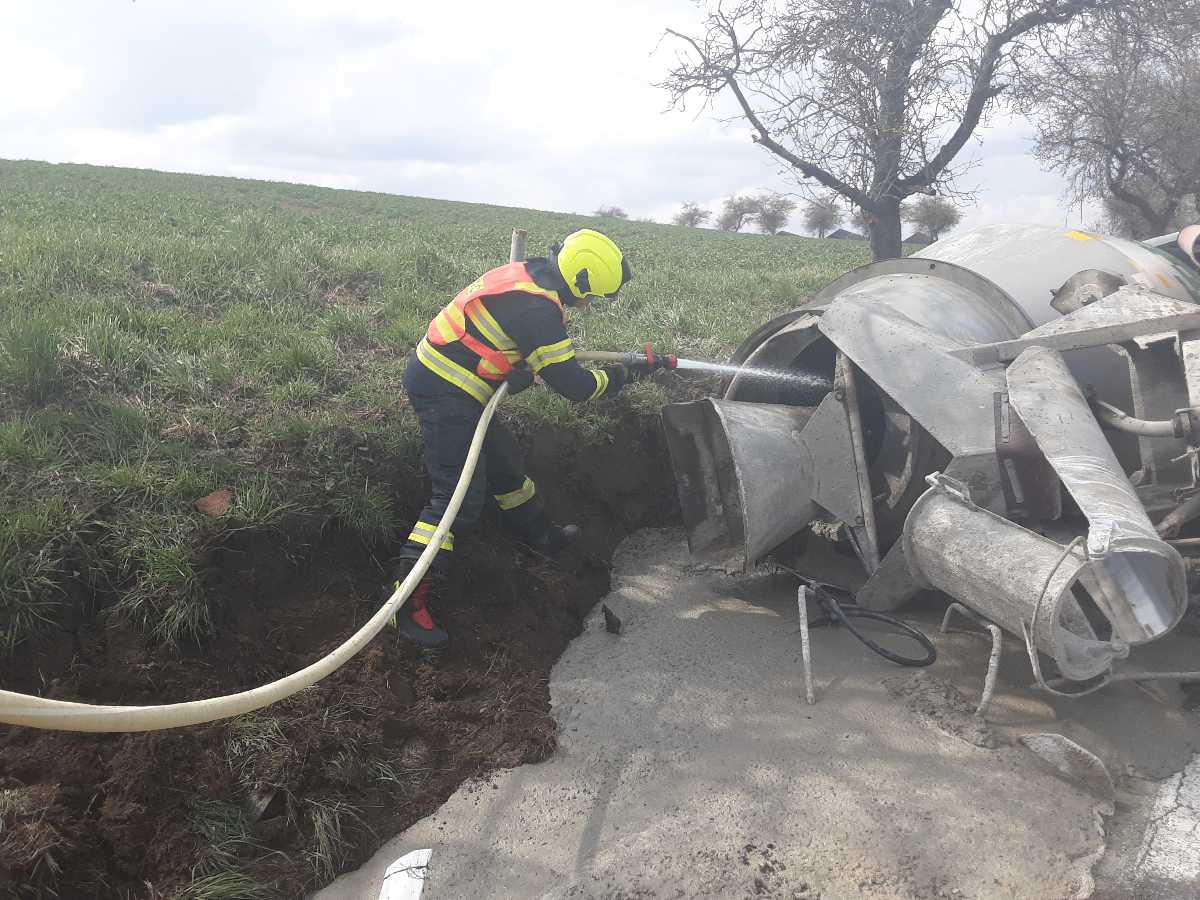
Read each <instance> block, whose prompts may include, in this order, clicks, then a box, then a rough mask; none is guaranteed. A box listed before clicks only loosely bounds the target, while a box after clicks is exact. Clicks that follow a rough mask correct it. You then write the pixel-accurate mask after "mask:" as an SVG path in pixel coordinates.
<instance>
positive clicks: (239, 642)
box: [0, 417, 677, 898]
mask: <svg viewBox="0 0 1200 900" xmlns="http://www.w3.org/2000/svg"><path fill="white" fill-rule="evenodd" d="M524 438H525V440H524V441H523V443H524V444H525V446H526V452H527V464H528V467H529V470H530V474H531V475H532V476H533V478H534V479H535V481H536V482H537V484H538V488H539V492H540V494H541V495H542V497H543V500H544V502H545V503H546V505H547V508H548V510H549V511H550V513H551V515H552V516H553V517H554V518H556V519H557V520H558V521H574V522H577V523H578V524H580V525H581V526H582V528H583V533H584V539H583V541H582V542H581V546H580V547H579V548H578V550H576V551H572V552H571V553H570V554H569V555H568V556H567V557H566V558H564V559H562V560H560V561H557V562H550V561H548V560H546V559H543V558H540V557H537V556H535V555H533V554H531V553H530V552H529V551H527V550H525V549H523V548H520V547H518V546H517V545H515V544H514V543H512V542H511V541H510V540H509V539H508V538H507V537H500V538H498V537H497V534H498V533H499V532H498V529H496V528H495V527H494V525H492V524H489V523H488V522H487V521H486V520H485V524H484V527H483V528H482V529H480V530H479V532H477V534H476V535H475V536H472V535H470V534H463V535H462V536H461V538H460V539H459V544H460V546H459V549H458V551H457V553H456V559H457V560H458V562H459V571H460V573H461V577H460V579H459V582H460V583H459V584H458V585H457V589H456V590H454V591H451V592H449V593H452V594H454V596H450V597H447V598H445V599H444V600H443V601H442V602H441V604H440V605H439V606H438V607H437V608H436V611H437V613H438V616H439V618H440V620H441V622H442V623H443V624H444V625H445V627H447V628H448V630H449V631H450V633H451V635H452V639H453V643H452V646H451V649H450V650H449V651H447V652H446V653H445V654H443V655H441V656H439V657H437V658H429V657H422V656H421V655H420V654H419V653H418V652H417V651H416V650H414V649H413V648H411V647H410V646H409V645H405V644H398V643H397V641H396V639H395V638H394V637H393V636H392V633H391V632H389V631H385V632H384V634H383V635H381V636H380V637H379V638H377V639H376V640H375V642H374V643H373V644H372V646H370V647H369V648H368V649H367V650H365V651H364V652H362V653H360V654H359V655H358V656H357V657H356V658H355V659H353V660H352V661H351V662H350V663H348V664H347V665H346V666H345V667H343V668H342V669H341V670H339V671H338V672H336V673H335V674H334V675H332V676H330V677H329V678H327V679H325V680H324V681H322V682H321V683H319V684H318V685H316V686H315V687H314V688H312V689H310V690H307V691H304V692H302V693H301V694H299V695H297V696H296V697H293V698H291V699H290V700H288V701H285V702H283V703H280V704H277V705H275V706H273V707H270V708H268V709H267V710H263V711H261V712H260V713H255V714H252V715H251V716H249V717H243V718H242V719H240V720H234V721H233V722H222V723H216V724H213V725H210V726H201V727H195V728H187V729H182V730H174V731H168V732H157V733H148V734H131V735H87V734H66V733H58V732H44V731H37V730H33V729H24V728H0V896H11V897H16V896H21V897H31V896H36V897H40V896H58V897H62V898H96V897H129V898H135V897H136V898H143V897H151V898H158V897H169V896H172V895H174V894H175V893H176V892H178V891H179V890H180V889H181V888H183V887H185V886H186V885H188V884H189V883H191V882H192V880H193V877H194V876H202V875H205V874H209V873H214V872H221V871H229V870H237V871H240V872H242V873H244V874H246V875H248V876H249V877H251V878H253V879H254V880H255V881H256V882H258V883H260V884H266V885H270V886H271V887H272V888H273V889H274V890H275V891H276V892H277V893H278V895H279V896H282V897H299V896H302V895H304V893H305V892H306V891H307V890H310V889H311V888H313V887H315V886H317V885H318V884H320V883H322V882H324V881H327V880H329V879H331V878H332V877H333V875H335V874H336V873H337V871H339V870H341V869H344V868H347V867H352V866H354V865H357V864H358V863H360V862H361V861H362V860H364V859H365V858H366V857H367V856H369V855H370V854H371V853H372V852H373V851H374V850H375V849H376V848H377V847H378V845H379V844H380V843H381V841H383V840H384V839H386V838H388V837H390V836H391V835H393V834H395V833H396V832H398V831H400V830H402V829H404V828H406V827H408V826H409V825H410V824H412V823H413V822H415V821H416V820H417V819H419V818H421V817H423V816H425V815H426V814H428V813H430V812H431V811H433V810H434V809H436V808H437V807H438V806H439V805H440V804H441V803H442V802H443V801H444V800H445V799H446V798H447V797H448V796H449V795H450V794H451V793H452V792H453V791H454V790H455V788H456V787H457V786H458V785H459V784H461V783H462V782H463V781H464V780H467V779H470V778H472V777H473V776H479V775H481V774H484V773H486V772H487V771H489V770H493V769H496V768H498V767H508V766H515V765H518V764H521V763H527V762H536V761H539V760H542V759H544V758H545V757H546V756H547V755H548V754H549V753H550V752H551V751H552V750H553V749H554V747H555V731H556V726H555V723H554V721H553V720H552V719H551V718H550V715H549V696H548V691H547V677H548V674H549V671H550V668H551V666H552V665H553V664H554V662H555V660H557V658H558V657H559V655H560V653H561V652H562V650H563V649H564V647H565V646H566V645H567V643H568V641H570V639H571V638H572V637H574V636H575V635H576V634H578V633H579V630H580V625H581V621H582V617H583V616H584V615H585V613H586V612H587V611H588V610H589V609H590V608H591V606H592V605H593V604H594V603H595V601H596V600H597V599H598V598H599V597H600V596H602V595H603V594H604V592H606V591H607V589H608V563H609V560H610V558H611V554H612V551H613V549H614V547H615V546H616V545H617V543H618V542H619V541H620V540H621V539H622V538H624V537H625V536H626V535H627V534H628V533H629V532H630V531H632V530H634V529H636V528H640V527H642V526H645V525H649V524H665V523H668V522H671V521H672V520H673V519H675V517H676V516H677V513H676V505H675V500H674V491H673V482H672V479H671V476H670V473H669V466H668V463H667V458H666V453H665V449H664V447H663V445H662V441H661V437H660V433H659V428H658V424H657V419H656V418H653V417H642V418H639V419H637V420H629V421H626V422H624V423H623V424H622V425H621V426H620V428H619V429H618V431H617V432H616V433H615V434H614V435H612V444H611V446H590V447H588V446H580V444H579V442H578V439H577V438H575V437H573V436H571V435H565V434H560V433H557V432H554V431H549V430H542V431H540V432H539V433H536V434H526V435H524ZM424 491H425V487H424V485H412V490H411V492H410V493H409V494H408V495H406V496H404V497H400V498H398V503H399V505H400V507H401V509H402V511H403V512H405V513H407V514H408V515H409V516H410V517H411V514H412V513H414V512H415V511H416V509H417V508H418V506H419V505H420V503H421V502H422V501H423V500H424ZM314 538H316V539H315V540H314V547H315V549H314V550H313V551H312V552H311V553H310V554H308V555H307V556H306V557H305V558H304V559H302V560H299V561H297V560H295V559H289V558H288V556H287V555H285V554H286V551H285V550H283V549H280V546H279V542H278V541H277V540H275V539H272V538H271V537H269V536H263V535H257V536H256V535H252V534H251V535H243V539H242V540H241V542H240V544H239V545H237V546H233V547H226V548H224V549H222V550H220V551H217V552H215V553H214V556H213V558H212V560H211V566H210V569H211V572H210V574H211V578H212V583H213V585H214V589H215V593H216V596H217V597H218V607H219V612H220V629H219V634H218V636H217V638H215V639H214V640H212V641H210V642H208V643H207V644H205V645H204V646H202V647H190V648H187V647H185V648H161V647H156V646H154V645H152V644H150V643H148V642H147V641H146V639H145V638H143V636H142V635H141V634H140V633H138V632H136V631H134V630H131V629H129V628H127V627H125V626H121V625H118V624H114V623H112V622H111V621H109V619H108V618H106V617H105V616H103V615H102V614H101V615H100V616H98V617H91V618H88V619H86V620H85V621H83V622H81V623H79V624H78V625H77V626H76V627H75V628H74V629H73V630H71V631H63V632H61V633H59V634H57V635H53V636H50V637H48V638H46V639H43V640H41V641H39V642H37V643H31V644H28V645H26V646H24V647H23V648H21V650H20V652H19V653H18V654H17V655H16V656H14V657H11V658H9V659H6V660H4V661H3V663H2V664H0V683H2V684H3V685H4V687H6V688H9V689H12V690H17V691H23V692H30V693H38V694H42V695H43V696H48V697H56V698H63V699H77V700H84V701H89V702H106V703H123V704H137V703H161V702H169V701H177V700H185V699H193V698H199V697H205V696H212V695H215V694H219V693H226V692H230V691H236V690H239V689H243V688H247V687H251V686H255V685H258V684H262V683H263V682H265V681H268V680H270V679H274V678H277V677H279V676H281V675H283V674H285V673H288V672H291V671H294V670H296V669H298V668H301V667H302V666H304V665H306V664H307V663H309V662H311V661H313V660H314V659H316V658H317V657H319V656H321V655H323V654H325V653H327V652H328V651H329V650H331V649H332V648H333V647H334V646H336V645H337V644H338V643H339V642H341V641H342V640H344V639H345V638H346V637H347V636H348V635H349V634H350V633H352V631H353V630H354V629H356V628H358V627H359V626H360V625H361V623H362V622H363V621H364V620H365V619H366V618H367V617H368V616H369V615H370V614H371V613H372V612H373V611H374V609H375V608H376V604H377V602H378V592H379V587H380V584H381V583H382V581H383V573H384V562H385V561H384V560H383V559H382V557H383V556H384V554H383V553H382V552H378V551H377V552H374V553H373V552H372V551H371V550H370V549H369V548H366V547H364V546H363V545H362V544H361V543H360V542H358V541H357V540H356V539H355V538H353V537H350V536H348V535H344V534H337V533H335V534H325V535H321V536H314ZM289 546H293V544H292V543H289ZM235 808H236V809H241V810H242V811H243V813H242V814H237V813H234V812H233V811H234V810H235ZM247 811H249V812H247ZM222 813H224V814H225V815H224V819H222V815H221V814H222ZM231 813H232V817H231V816H230V814H231ZM259 814H261V817H258V816H259ZM231 818H232V821H231V824H227V825H226V826H220V827H218V826H219V823H220V822H221V821H226V822H227V823H230V820H231ZM256 818H257V821H255V819H256ZM214 823H217V824H214ZM235 894H236V892H232V893H231V892H227V893H225V894H222V895H221V896H234V895H235Z"/></svg>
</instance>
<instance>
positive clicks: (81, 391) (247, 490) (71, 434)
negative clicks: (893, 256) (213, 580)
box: [0, 161, 867, 652]
mask: <svg viewBox="0 0 1200 900" xmlns="http://www.w3.org/2000/svg"><path fill="white" fill-rule="evenodd" d="M584 225H587V226H595V227H600V228H603V229H604V230H606V231H608V232H609V233H610V234H611V235H612V236H613V237H614V238H615V239H616V240H617V241H618V242H619V243H621V244H622V246H624V247H625V248H626V250H627V252H628V253H629V256H630V258H631V260H632V262H633V266H634V268H635V272H636V281H635V282H634V283H633V284H632V285H631V286H630V287H629V289H628V290H627V292H626V294H625V296H624V297H623V298H622V300H621V302H620V303H619V304H618V305H617V306H615V307H613V308H611V309H604V310H598V311H594V312H592V313H589V314H588V315H587V316H586V317H579V318H575V319H574V320H573V329H574V333H575V335H576V336H577V338H578V342H579V344H580V345H582V346H585V347H590V348H593V349H627V348H635V347H637V346H640V345H641V343H643V342H644V341H651V342H653V343H654V344H655V345H656V346H661V347H662V348H664V349H666V350H669V351H675V352H678V353H680V354H681V355H687V356H691V357H695V358H706V357H707V358H723V357H725V356H726V355H727V354H728V352H729V351H730V349H731V348H732V347H733V346H735V345H736V344H737V342H738V341H739V340H740V339H741V338H742V337H743V336H744V335H745V334H746V333H747V332H748V331H749V330H750V329H751V328H753V327H754V326H755V325H756V324H758V323H759V322H761V321H763V320H764V319H766V318H767V317H769V316H771V315H774V314H776V313H778V312H780V311H783V310H786V309H788V308H790V307H792V306H794V305H795V304H796V303H797V302H798V301H800V300H802V299H803V298H805V297H806V296H808V295H809V294H811V293H812V292H813V291H814V290H816V289H817V288H818V287H820V286H821V285H822V284H824V283H825V282H827V281H828V280H829V279H831V278H832V277H834V276H836V275H837V274H839V273H840V272H842V271H844V270H846V269H847V268H850V267H852V266H854V265H856V264H859V263H862V262H864V261H865V260H866V253H867V251H866V249H865V246H864V245H862V244H859V243H857V242H855V243H840V242H831V241H816V240H808V239H795V238H765V237H759V236H751V235H725V234H718V233H714V232H710V231H700V230H694V229H683V228H676V227H673V226H657V225H647V224H634V223H629V222H624V221H618V220H597V219H594V218H591V217H585V216H574V215H561V214H554V213H543V212H534V211H529V210H516V209H506V208H499V207H488V206H479V205H472V204H462V203H449V202H442V201H434V200H422V199H415V198H408V197H396V196H389V195H383V194H369V193H357V192H349V191H335V190H328V189H322V188H314V187H303V186H295V185H287V184H275V183H265V182H252V181H241V180H234V179H221V178H203V177H193V176H178V175H165V174H160V173H154V172H144V171H135V170H121V169H103V168H93V167H86V166H51V165H47V164H41V163H28V162H4V161H0V652H11V649H12V648H13V647H15V646H16V645H18V644H19V643H20V642H22V641H23V640H25V639H26V638H27V637H28V636H29V635H30V634H31V633H33V632H34V631H36V630H38V629H42V628H47V627H52V626H53V625H55V624H56V623H59V622H61V621H62V620H63V619H64V618H68V617H69V618H71V619H74V618H75V617H77V616H79V615H89V614H90V610H88V609H70V607H72V606H79V605H80V604H83V605H85V606H86V605H87V604H88V603H89V602H92V601H91V600H90V599H89V598H95V597H104V598H106V599H105V601H104V605H105V607H106V610H105V613H104V614H105V615H113V616H118V617H124V618H125V619H126V620H127V621H130V622H133V623H135V624H137V625H139V626H140V627H141V628H143V629H144V630H145V631H146V632H147V633H148V634H150V635H152V636H153V637H155V638H156V639H159V640H162V641H175V640H181V639H194V638H202V637H204V636H205V635H207V634H209V633H210V632H211V630H212V627H213V626H212V622H213V619H212V615H211V610H210V606H209V603H208V600H207V598H206V590H205V577H204V571H203V563H204V559H205V556H206V550H207V549H209V548H212V547H213V546H216V545H219V544H220V543H221V542H222V541H223V540H225V539H226V538H228V537H229V535H230V534H231V533H232V532H233V531H234V530H236V529H248V528H249V529H271V528H280V527H281V525H282V523H284V522H285V521H287V522H290V523H295V522H297V521H303V520H308V521H316V522H319V523H321V524H322V527H323V526H325V525H329V524H333V525H335V526H336V527H344V528H349V529H353V530H355V531H357V532H359V533H360V534H361V535H362V537H363V538H364V539H366V540H368V541H383V540H387V539H391V538H393V537H395V536H396V535H397V534H398V533H399V532H400V531H401V530H402V529H403V527H404V526H405V524H406V523H403V522H400V521H397V516H396V515H395V513H394V511H393V502H392V500H393V497H394V495H395V493H396V491H397V490H398V489H399V487H400V486H398V485H396V484H388V483H380V482H379V481H377V480H371V478H370V477H369V475H368V474H367V473H365V472H363V471H360V470H356V468H355V466H356V464H355V462H354V461H353V459H352V458H351V457H350V456H348V455H347V454H345V453H343V452H339V447H344V445H345V442H346V440H347V439H349V440H357V439H358V438H359V437H360V436H362V437H367V436H369V437H371V439H372V440H373V441H376V442H378V444H379V445H381V446H382V447H383V448H385V449H386V451H387V453H388V454H389V455H391V456H392V457H394V458H395V459H398V460H400V461H401V462H402V466H401V468H402V470H403V471H406V472H411V473H412V474H413V475H414V476H415V475H416V473H417V472H418V471H419V435H418V432H417V429H416V427H415V425H416V423H415V420H414V419H413V417H412V416H411V414H410V413H409V412H408V411H407V410H406V408H405V402H404V399H403V396H402V392H401V389H400V375H401V371H402V367H403V358H404V354H405V353H406V352H407V351H408V349H409V348H410V347H411V346H412V345H413V343H414V342H415V341H416V340H417V338H418V337H419V336H420V335H421V334H422V333H423V331H424V328H425V325H426V323H427V322H428V320H429V318H430V316H431V315H432V314H433V313H434V312H436V310H437V309H438V308H439V307H440V306H441V305H442V304H443V303H444V302H445V301H446V299H447V298H448V297H449V296H451V295H452V294H453V293H454V292H455V291H456V290H458V289H459V288H460V287H461V286H462V285H464V284H466V283H467V282H469V281H470V280H471V279H473V278H474V277H475V276H476V275H478V274H479V273H480V272H482V271H484V270H485V269H487V268H489V267H491V266H493V265H497V264H499V263H501V262H503V261H505V254H506V252H507V246H508V234H509V231H510V230H511V228H512V227H513V226H524V227H526V228H528V229H529V231H530V253H531V254H535V253H537V252H539V251H542V250H544V248H545V247H546V245H547V244H548V243H549V242H550V240H552V239H553V238H555V237H557V236H560V235H561V234H563V233H564V232H566V231H567V230H568V229H571V228H574V227H578V226H584ZM661 401H662V396H661V391H658V390H657V389H656V388H655V386H654V385H641V386H639V387H638V388H637V389H635V390H634V391H631V392H629V394H628V395H627V396H625V397H622V398H621V399H620V400H618V401H615V402H616V403H620V404H640V405H642V406H647V405H650V406H652V405H655V404H658V403H661ZM615 412H616V410H614V408H613V407H611V406H608V407H606V406H605V405H604V404H599V405H592V406H590V407H572V406H571V405H570V404H567V403H566V402H563V401H561V400H560V399H559V398H557V397H555V396H553V395H551V394H549V393H547V392H545V391H530V392H527V393H526V394H524V395H522V396H521V397H518V398H515V399H514V400H513V401H511V402H510V403H509V404H508V408H507V411H506V413H505V414H506V415H508V416H512V417H516V418H517V419H518V420H523V421H524V422H527V423H543V422H553V423H558V424H561V425H562V426H563V427H565V428H570V429H575V430H576V431H577V432H578V433H579V436H580V440H587V441H597V442H602V441H603V438H604V435H605V432H606V427H607V425H608V424H609V423H610V422H611V417H612V415H613V414H614V413H615ZM220 488H231V489H232V490H233V493H234V496H235V498H236V499H235V503H234V506H233V508H232V509H231V510H230V512H229V513H228V514H227V515H225V516H223V517H220V518H210V517H208V516H205V515H203V514H201V513H199V512H197V510H196V509H195V508H194V506H193V501H195V500H196V499H197V498H199V497H202V496H204V495H205V494H208V493H209V492H210V491H214V490H217V489H220ZM287 538H288V535H287V534H281V539H287ZM68 614H69V616H68Z"/></svg>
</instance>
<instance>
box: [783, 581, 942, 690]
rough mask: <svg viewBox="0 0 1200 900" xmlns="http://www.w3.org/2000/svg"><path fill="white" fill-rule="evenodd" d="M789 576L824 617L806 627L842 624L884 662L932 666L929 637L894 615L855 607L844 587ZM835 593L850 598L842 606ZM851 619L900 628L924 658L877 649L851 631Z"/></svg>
mask: <svg viewBox="0 0 1200 900" xmlns="http://www.w3.org/2000/svg"><path fill="white" fill-rule="evenodd" d="M792 574H794V575H796V576H797V577H798V578H799V579H800V580H801V581H803V582H804V583H805V585H806V586H808V587H809V588H810V589H811V590H812V592H813V597H814V598H815V599H816V601H817V605H818V606H820V607H821V610H822V611H823V612H824V614H825V615H824V617H821V616H818V617H817V618H816V619H812V620H810V621H809V625H810V626H811V627H818V626H821V625H837V624H841V625H844V626H846V630H847V631H849V632H850V633H851V634H852V635H854V636H855V637H856V638H858V639H859V640H860V641H861V642H862V643H863V645H864V646H865V647H866V648H867V649H868V650H871V651H872V652H874V653H877V654H879V655H880V656H882V657H883V658H884V659H888V660H891V661H892V662H894V663H896V664H897V665H901V666H910V667H912V668H922V667H924V666H931V665H933V663H934V662H935V661H936V660H937V648H936V647H935V646H933V641H931V640H929V638H928V637H926V636H925V634H924V633H923V632H922V631H920V630H918V629H916V628H914V627H913V626H912V625H909V624H908V623H907V622H904V621H901V620H900V619H897V618H896V617H895V616H890V615H888V614H887V613H883V612H879V611H877V610H874V609H866V608H865V607H862V606H859V605H858V604H857V603H855V602H854V600H853V597H854V595H853V594H852V593H851V592H850V591H848V590H846V589H845V588H840V587H838V586H836V585H832V584H825V583H824V582H820V581H813V580H812V579H810V578H806V577H805V576H803V575H800V573H798V572H793V573H792ZM835 592H836V593H840V594H845V595H846V596H847V597H849V598H850V599H849V600H847V601H846V602H844V603H842V602H839V601H838V599H837V597H835V596H834V593H835ZM851 619H874V620H875V621H877V622H886V623H887V624H888V625H891V626H893V627H895V628H898V629H900V631H901V632H903V633H904V634H906V635H908V636H909V637H910V638H912V639H913V640H914V641H916V642H917V643H918V644H920V645H921V647H922V648H923V649H924V650H925V655H924V656H902V655H901V654H899V653H895V652H893V651H892V650H889V649H888V648H887V647H883V646H880V645H879V644H877V643H875V641H873V640H871V638H869V637H867V636H866V635H865V634H863V633H862V632H861V631H859V630H858V629H857V628H855V627H854V625H853V623H851V621H850V620H851Z"/></svg>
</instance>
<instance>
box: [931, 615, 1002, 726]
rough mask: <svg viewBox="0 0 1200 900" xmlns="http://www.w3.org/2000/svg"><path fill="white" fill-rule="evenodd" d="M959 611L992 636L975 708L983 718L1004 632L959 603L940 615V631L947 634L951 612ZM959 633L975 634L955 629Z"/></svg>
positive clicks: (990, 696)
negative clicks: (989, 652)
mask: <svg viewBox="0 0 1200 900" xmlns="http://www.w3.org/2000/svg"><path fill="white" fill-rule="evenodd" d="M955 612H957V613H959V614H960V615H962V616H963V617H965V618H967V619H970V620H971V621H972V622H974V623H975V624H976V625H978V626H979V627H980V628H985V629H987V631H988V632H989V633H990V634H991V636H992V655H991V656H990V657H988V667H987V675H985V676H984V679H983V696H982V697H980V698H979V706H978V708H977V709H976V710H975V715H977V716H979V717H980V718H983V715H984V713H985V712H987V708H988V706H989V705H990V704H991V702H992V694H994V693H995V692H996V676H997V674H998V673H999V671H1000V654H1001V652H1002V651H1003V650H1004V632H1002V631H1001V630H1000V626H999V625H997V624H996V623H995V622H989V621H988V620H987V619H985V618H984V617H983V616H981V615H979V613H977V612H975V610H973V609H968V608H967V607H965V606H963V605H962V604H961V603H951V604H950V605H949V606H948V607H946V615H945V616H943V617H942V627H941V633H942V634H947V633H948V632H949V631H950V627H949V626H950V616H951V614H953V613H955ZM955 630H956V631H957V632H958V633H959V634H976V633H977V632H974V631H963V630H961V629H955Z"/></svg>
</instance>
